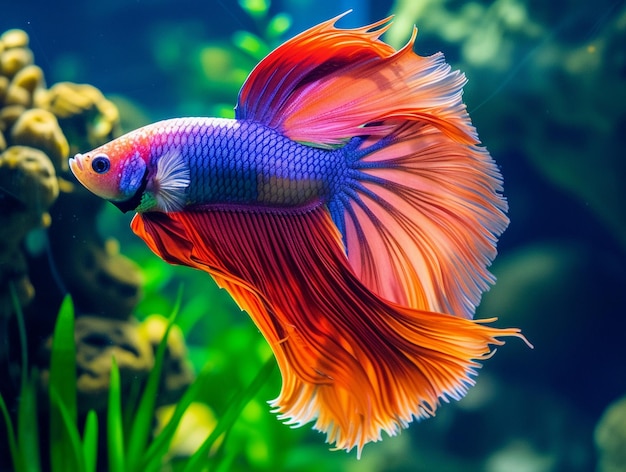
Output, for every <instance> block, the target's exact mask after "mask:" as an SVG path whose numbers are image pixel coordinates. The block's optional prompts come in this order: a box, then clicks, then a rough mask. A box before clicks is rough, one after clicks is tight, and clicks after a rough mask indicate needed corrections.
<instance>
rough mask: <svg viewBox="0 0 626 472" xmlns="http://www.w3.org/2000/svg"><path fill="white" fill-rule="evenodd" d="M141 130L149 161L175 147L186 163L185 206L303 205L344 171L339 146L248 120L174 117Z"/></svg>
mask: <svg viewBox="0 0 626 472" xmlns="http://www.w3.org/2000/svg"><path fill="white" fill-rule="evenodd" d="M151 128H152V129H151ZM143 131H144V132H147V133H148V135H149V136H150V137H149V138H148V141H149V142H150V162H151V164H155V165H156V166H158V165H159V160H160V159H162V157H163V156H165V155H168V154H169V153H176V154H177V155H178V156H179V157H177V159H178V158H179V159H182V160H183V161H184V162H185V163H186V165H187V166H188V168H189V179H190V183H189V186H188V187H187V188H186V189H185V202H186V206H196V205H213V204H218V205H219V204H240V205H258V206H269V207H272V206H278V207H296V206H303V205H307V204H310V203H312V202H314V201H328V200H329V199H330V198H331V196H332V195H334V194H336V193H337V189H338V188H339V186H340V184H341V181H342V180H343V179H345V177H346V170H347V164H346V153H345V149H344V148H340V149H336V150H327V149H320V148H315V147H311V146H307V145H304V144H300V143H297V142H294V141H292V140H290V139H288V138H286V137H284V136H282V135H281V134H279V133H277V132H276V131H274V130H272V129H270V128H268V127H266V126H264V125H262V124H259V123H256V122H253V121H245V120H230V119H219V118H177V119H172V120H167V121H162V122H160V123H155V124H154V125H150V126H148V127H146V128H144V129H143ZM151 167H155V166H151Z"/></svg>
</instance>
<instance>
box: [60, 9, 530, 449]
mask: <svg viewBox="0 0 626 472" xmlns="http://www.w3.org/2000/svg"><path fill="white" fill-rule="evenodd" d="M338 18H341V16H340V17H337V18H334V19H332V20H329V21H326V22H323V23H321V24H319V25H317V26H315V27H313V28H311V29H309V30H307V31H305V32H303V33H301V34H299V35H297V36H295V37H294V38H292V39H290V40H288V41H287V42H285V43H284V44H282V45H281V46H279V47H278V48H277V49H275V50H274V51H273V52H271V53H270V54H269V55H268V56H266V57H265V58H264V59H263V60H262V61H261V62H260V63H259V64H258V65H257V66H256V67H255V68H254V70H253V71H252V72H251V73H250V75H249V77H248V78H247V80H246V82H245V83H244V85H243V86H242V88H241V91H240V93H239V97H238V101H237V106H236V109H235V110H236V113H235V118H234V119H224V118H208V117H188V118H174V119H169V120H165V121H160V122H157V123H154V124H150V125H147V126H145V127H142V128H140V129H137V130H135V131H132V132H130V133H128V134H125V135H124V136H121V137H119V138H117V139H115V140H113V141H111V142H109V143H107V144H104V145H103V146H100V147H98V148H97V149H95V150H93V151H90V152H87V153H85V154H77V155H76V156H75V157H74V158H71V159H70V167H71V170H72V172H73V173H74V175H75V176H76V178H77V179H78V180H79V181H80V182H81V183H82V184H83V185H84V186H85V187H86V188H87V189H89V190H90V191H91V192H93V193H94V194H96V195H98V196H100V197H102V198H104V199H107V200H109V201H111V202H112V203H113V204H114V205H116V206H117V207H118V208H120V209H121V210H122V211H124V212H127V211H133V212H136V214H135V216H134V219H133V221H132V224H131V226H132V229H133V231H134V232H135V233H136V234H137V235H138V236H139V237H140V238H141V239H143V240H144V241H145V242H146V244H147V245H148V246H149V247H150V249H151V250H152V251H153V252H154V253H155V254H157V255H158V256H160V257H161V258H163V259H164V260H165V261H167V262H169V263H172V264H182V265H185V266H190V267H193V268H196V269H200V270H203V271H206V272H208V273H209V274H210V275H211V276H212V277H213V278H214V280H215V281H216V283H217V284H218V285H219V286H220V287H223V288H225V289H226V290H227V291H228V292H229V293H230V295H231V296H232V297H233V299H234V300H235V301H236V302H237V303H238V305H239V306H240V307H241V309H243V310H245V311H246V312H247V313H248V314H249V315H250V317H251V318H252V320H253V321H254V323H255V324H256V326H257V327H258V329H259V330H260V331H261V333H262V334H263V336H264V337H265V339H266V340H267V342H268V343H269V345H270V347H271V349H272V351H273V353H274V355H275V357H276V361H277V364H278V366H279V369H280V372H281V375H282V380H283V383H282V388H281V391H280V394H279V395H278V397H277V398H276V399H275V400H273V401H271V402H270V404H271V405H272V407H273V409H274V411H275V412H276V413H278V414H279V419H281V420H284V421H285V422H286V423H287V424H289V425H293V426H301V425H304V424H307V423H310V422H314V425H313V427H314V428H315V429H317V430H319V431H321V432H323V433H326V435H327V441H328V442H329V443H331V444H334V446H335V448H337V449H345V450H348V451H349V450H351V449H353V448H356V449H357V454H358V455H360V453H361V450H362V448H363V446H364V445H365V444H366V443H368V442H371V441H378V440H380V439H381V433H382V431H385V432H386V433H387V434H388V435H390V436H393V435H395V434H397V433H398V432H399V431H400V430H401V429H402V428H406V427H407V426H408V424H409V423H410V422H412V421H413V420H414V419H419V418H426V417H430V416H432V415H434V414H435V410H436V408H437V407H438V405H439V403H440V402H441V401H448V400H449V399H457V400H458V399H460V398H461V397H463V396H464V395H465V393H466V391H467V389H468V387H470V386H471V385H473V383H474V377H475V375H476V368H477V367H478V366H479V365H480V364H479V361H481V360H484V359H486V358H488V357H489V356H490V355H491V354H492V350H491V346H495V345H501V344H503V341H502V340H501V338H502V337H507V336H517V337H520V338H522V339H524V340H525V338H524V337H523V335H522V334H521V333H520V331H519V329H517V328H504V329H500V328H496V327H493V326H490V325H488V323H491V322H493V321H494V320H495V319H483V320H473V315H474V311H475V308H476V306H477V304H478V303H479V299H480V296H481V294H482V292H484V291H485V290H486V289H487V288H488V287H489V286H490V284H491V283H493V281H494V278H493V276H492V275H491V274H490V273H489V271H488V266H489V265H490V264H491V262H492V260H493V258H494V257H495V255H496V249H495V246H496V242H497V238H498V237H499V235H500V234H501V233H502V232H503V231H504V229H505V228H506V226H507V225H508V219H507V217H506V214H505V213H506V209H507V204H506V201H505V199H504V198H503V196H502V194H501V192H502V178H501V175H500V172H499V170H498V168H497V166H496V165H495V163H494V161H493V160H492V158H491V156H490V155H489V153H488V152H487V150H486V149H485V148H484V147H482V146H481V145H480V142H479V140H478V137H477V134H476V131H475V129H474V127H473V126H472V124H471V121H470V118H469V115H468V112H467V110H466V107H465V105H464V103H463V101H462V98H461V95H462V88H463V85H464V84H465V81H466V79H465V77H464V75H463V74H462V73H460V72H458V71H453V70H452V69H451V67H450V66H449V65H448V64H447V63H446V62H445V60H444V58H443V55H442V54H441V53H437V54H434V55H432V56H429V57H421V56H419V55H417V54H416V53H415V52H414V51H413V45H414V41H415V37H416V29H415V28H414V31H413V35H412V37H411V39H410V40H409V42H408V43H407V44H406V46H404V47H403V48H401V49H399V50H396V49H394V48H393V47H391V46H389V45H388V44H386V43H385V42H383V41H382V40H381V39H380V36H381V35H382V34H383V33H384V32H385V31H386V30H387V28H388V27H389V25H390V21H391V20H390V18H387V19H384V20H382V21H378V22H376V23H374V24H371V25H368V26H365V27H361V28H354V29H340V28H337V27H336V26H335V22H336V21H337V19H338Z"/></svg>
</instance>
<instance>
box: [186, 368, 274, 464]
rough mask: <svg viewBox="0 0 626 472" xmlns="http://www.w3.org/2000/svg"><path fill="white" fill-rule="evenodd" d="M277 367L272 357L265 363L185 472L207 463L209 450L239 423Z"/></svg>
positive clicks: (197, 452)
mask: <svg viewBox="0 0 626 472" xmlns="http://www.w3.org/2000/svg"><path fill="white" fill-rule="evenodd" d="M275 366H276V361H275V359H274V357H270V358H269V359H268V360H267V361H266V362H265V365H264V366H263V367H261V370H259V372H258V374H257V375H256V377H255V378H254V379H253V380H252V382H251V383H250V385H249V386H248V387H247V388H246V389H244V390H243V391H241V392H239V393H238V394H237V395H235V398H233V400H232V401H231V402H230V404H229V405H228V408H227V409H226V411H225V412H224V415H223V416H222V417H221V418H220V420H219V421H218V423H217V425H216V426H215V429H214V430H213V431H212V432H211V434H210V435H209V437H208V438H207V439H206V440H205V441H204V443H203V444H202V446H200V448H198V450H197V451H196V452H195V454H194V455H193V456H191V459H189V462H187V465H186V467H185V469H184V470H185V472H193V471H195V470H199V468H200V464H202V463H204V462H206V460H207V457H208V455H209V450H210V449H211V446H213V443H214V442H215V441H216V440H217V438H219V437H220V436H221V434H222V433H224V432H225V431H228V430H230V428H232V426H233V424H235V421H237V418H238V417H239V415H240V414H241V412H242V411H243V409H244V408H245V406H246V405H247V404H248V402H249V401H250V400H252V399H253V398H254V396H255V395H256V394H257V393H258V391H259V390H260V389H261V387H263V385H264V384H265V382H266V381H267V379H269V378H270V376H271V375H272V372H273V371H274V368H275ZM222 444H223V443H222ZM214 468H215V467H209V469H211V470H212V469H214Z"/></svg>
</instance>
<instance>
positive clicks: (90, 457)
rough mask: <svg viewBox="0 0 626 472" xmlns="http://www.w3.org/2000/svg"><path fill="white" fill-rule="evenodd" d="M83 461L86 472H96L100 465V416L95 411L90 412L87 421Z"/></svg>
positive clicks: (84, 434)
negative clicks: (98, 464)
mask: <svg viewBox="0 0 626 472" xmlns="http://www.w3.org/2000/svg"><path fill="white" fill-rule="evenodd" d="M83 460H84V463H85V472H96V466H97V463H98V415H97V414H96V412H95V411H93V410H89V413H87V419H86V420H85V431H84V433H83Z"/></svg>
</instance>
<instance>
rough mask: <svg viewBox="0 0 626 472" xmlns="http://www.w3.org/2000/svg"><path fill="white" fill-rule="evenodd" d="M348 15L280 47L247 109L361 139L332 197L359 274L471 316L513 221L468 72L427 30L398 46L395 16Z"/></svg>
mask: <svg viewBox="0 0 626 472" xmlns="http://www.w3.org/2000/svg"><path fill="white" fill-rule="evenodd" d="M336 20H337V18H335V19H333V20H330V21H327V22H325V23H322V24H320V25H318V26H316V27H314V28H311V29H310V30H308V31H305V32H304V33H302V34H300V35H298V36H296V37H295V38H293V39H291V40H290V41H287V42H286V43H285V44H283V45H282V46H280V47H279V48H277V49H276V50H275V51H274V52H272V53H271V54H270V55H268V56H267V57H266V58H265V59H264V60H263V61H262V62H261V63H260V64H259V65H258V66H257V67H256V68H255V70H254V71H253V73H252V74H251V75H250V78H249V79H248V81H247V82H246V84H245V85H244V87H243V88H242V91H241V94H240V99H239V104H238V117H240V118H246V119H254V120H257V121H260V122H262V123H264V124H266V125H268V126H271V127H273V128H275V129H277V130H279V131H280V132H282V133H283V134H285V135H286V136H288V137H289V138H291V139H293V140H296V141H301V142H306V143H309V144H311V145H315V146H321V147H334V146H339V145H342V144H346V143H348V142H350V143H354V142H357V143H359V146H358V147H357V148H354V147H353V146H351V145H346V147H345V149H346V153H347V156H346V158H347V159H348V160H349V161H350V162H351V166H352V170H353V172H352V173H351V175H350V179H348V181H347V182H346V183H347V185H346V187H345V191H344V192H343V193H341V194H339V195H336V196H335V198H334V199H333V201H331V202H330V205H329V208H330V210H331V214H332V217H333V221H334V222H335V224H336V225H337V226H338V227H339V228H340V230H341V232H342V234H343V241H344V244H345V247H346V250H347V254H348V257H349V260H350V263H351V265H352V267H353V269H354V270H355V272H356V274H357V275H358V276H359V277H360V279H361V280H362V281H363V282H364V283H365V285H366V286H368V287H369V288H370V289H371V290H373V291H374V292H376V293H377V294H379V295H381V296H383V297H385V298H387V299H389V300H391V301H394V302H397V303H400V304H403V305H407V306H411V307H413V308H420V309H428V310H433V311H440V312H446V313H452V314H454V315H457V316H462V317H466V318H471V317H472V316H473V314H474V311H475V307H476V305H477V304H478V303H479V301H480V296H481V294H482V292H483V291H485V290H486V289H487V288H488V287H489V285H490V284H491V283H492V282H493V277H492V275H491V274H490V273H489V271H488V270H487V267H488V266H489V265H490V264H491V262H492V260H493V258H494V257H495V255H496V249H495V246H496V241H497V238H498V237H499V236H500V234H501V233H502V232H503V231H504V229H505V228H506V226H507V225H508V219H507V217H506V215H505V212H506V210H507V204H506V201H505V200H504V198H503V197H502V195H501V190H502V188H501V180H502V179H501V176H500V172H499V170H498V168H497V166H496V165H495V163H494V162H493V160H492V159H491V157H490V155H489V153H488V152H487V151H486V149H485V148H483V147H481V146H479V145H478V137H477V135H476V132H475V129H474V127H473V126H472V124H471V121H470V118H469V115H468V113H467V111H466V107H465V105H464V104H463V102H462V100H461V95H462V87H463V85H464V84H465V81H466V80H465V77H464V76H463V74H461V73H459V72H458V71H453V70H451V68H450V66H449V65H448V64H447V63H446V62H445V60H444V58H443V55H442V54H441V53H438V54H435V55H433V56H430V57H421V56H419V55H417V54H415V53H414V52H413V46H414V40H415V36H416V32H415V31H414V32H413V36H412V37H411V40H410V41H409V42H408V44H407V45H406V46H405V47H404V48H402V49H400V50H398V51H396V50H394V49H393V48H392V47H390V46H389V45H387V44H385V43H384V42H382V41H380V39H379V37H380V35H381V34H382V33H384V31H385V30H386V29H387V27H388V26H389V21H388V19H387V20H382V21H380V22H377V23H374V24H372V25H370V26H366V27H363V28H356V29H345V30H344V29H338V28H336V27H335V26H334V23H335V21H336ZM355 139H356V141H355Z"/></svg>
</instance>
